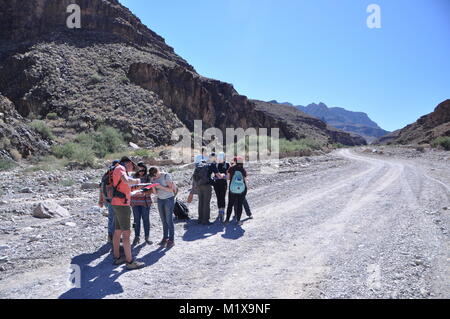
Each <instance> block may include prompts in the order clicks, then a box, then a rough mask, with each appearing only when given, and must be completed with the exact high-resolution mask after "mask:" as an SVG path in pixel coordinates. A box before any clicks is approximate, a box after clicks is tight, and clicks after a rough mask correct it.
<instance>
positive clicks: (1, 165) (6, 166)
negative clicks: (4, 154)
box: [0, 158, 16, 172]
mask: <svg viewBox="0 0 450 319" xmlns="http://www.w3.org/2000/svg"><path fill="white" fill-rule="evenodd" d="M15 166H16V163H14V161H12V160H10V159H4V158H0V172H4V171H9V170H11V169H13V168H14V167H15Z"/></svg>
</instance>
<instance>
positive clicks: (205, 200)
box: [193, 153, 224, 225]
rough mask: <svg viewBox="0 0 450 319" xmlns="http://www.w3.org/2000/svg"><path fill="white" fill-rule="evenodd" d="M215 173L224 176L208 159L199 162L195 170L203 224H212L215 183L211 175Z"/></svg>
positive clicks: (220, 176)
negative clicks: (212, 199) (212, 201)
mask: <svg viewBox="0 0 450 319" xmlns="http://www.w3.org/2000/svg"><path fill="white" fill-rule="evenodd" d="M215 157H216V155H215V154H214V153H213V154H211V158H212V159H213V160H214V158H215ZM213 174H214V176H215V177H217V178H223V177H224V175H223V174H220V173H219V171H218V170H217V167H216V165H215V164H214V163H207V162H206V161H203V162H202V163H201V164H199V165H198V166H197V168H196V169H195V171H194V176H193V180H194V184H195V186H196V190H197V193H198V222H199V223H200V224H202V225H210V221H209V220H210V218H211V197H212V186H213V184H214V180H213V179H212V178H211V176H212V175H213Z"/></svg>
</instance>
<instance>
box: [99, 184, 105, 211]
mask: <svg viewBox="0 0 450 319" xmlns="http://www.w3.org/2000/svg"><path fill="white" fill-rule="evenodd" d="M104 205H105V197H104V196H103V191H102V188H101V187H100V195H99V199H98V206H99V207H100V208H103V206H104Z"/></svg>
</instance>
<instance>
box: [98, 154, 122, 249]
mask: <svg viewBox="0 0 450 319" xmlns="http://www.w3.org/2000/svg"><path fill="white" fill-rule="evenodd" d="M118 164H119V161H114V162H112V164H111V166H110V167H109V169H108V171H107V172H106V173H105V174H104V175H103V177H102V181H101V183H100V197H99V200H98V206H99V207H100V208H103V207H106V208H107V209H108V243H109V244H112V241H113V237H114V231H115V227H114V209H113V207H112V205H111V201H112V197H113V186H112V173H113V171H114V169H115V168H116V166H117V165H118Z"/></svg>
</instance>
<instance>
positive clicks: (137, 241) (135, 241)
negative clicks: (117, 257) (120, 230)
mask: <svg viewBox="0 0 450 319" xmlns="http://www.w3.org/2000/svg"><path fill="white" fill-rule="evenodd" d="M140 242H141V239H140V238H139V237H136V238H135V239H134V241H133V245H132V246H137V245H139V243H140Z"/></svg>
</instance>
